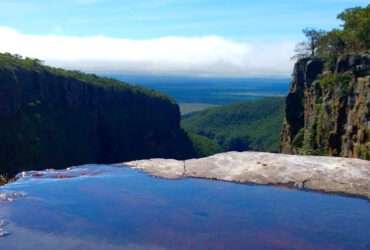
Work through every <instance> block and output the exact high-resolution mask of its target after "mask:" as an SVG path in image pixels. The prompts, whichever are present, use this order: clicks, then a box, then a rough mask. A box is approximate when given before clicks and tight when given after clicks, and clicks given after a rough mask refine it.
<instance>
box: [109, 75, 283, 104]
mask: <svg viewBox="0 0 370 250" xmlns="http://www.w3.org/2000/svg"><path fill="white" fill-rule="evenodd" d="M110 77H113V78H116V79H119V80H122V81H126V82H129V83H134V84H138V85H141V86H144V87H147V88H151V89H155V90H158V91H161V92H162V93H165V94H167V95H169V96H171V97H173V98H174V99H175V100H176V101H177V102H179V103H207V104H219V105H220V104H229V103H234V102H241V101H247V100H256V99H260V98H263V97H271V96H285V95H286V94H287V93H288V87H289V82H290V79H288V78H207V77H204V78H200V77H198V78H196V77H174V76H172V77H170V76H135V75H127V76H123V75H119V76H117V75H113V76H112V75H111V76H110Z"/></svg>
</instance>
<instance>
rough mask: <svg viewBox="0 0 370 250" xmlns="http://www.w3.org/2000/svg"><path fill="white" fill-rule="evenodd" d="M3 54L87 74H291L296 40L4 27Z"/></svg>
mask: <svg viewBox="0 0 370 250" xmlns="http://www.w3.org/2000/svg"><path fill="white" fill-rule="evenodd" d="M0 37H1V43H0V51H1V52H10V53H17V54H20V55H23V56H28V57H33V58H39V59H41V60H44V61H45V62H46V63H47V64H50V65H53V66H58V67H65V68H69V69H79V70H84V71H89V72H115V73H139V74H148V73H150V74H181V75H203V76H206V75H208V76H256V75H288V74H290V72H291V70H292V61H291V60H290V58H291V56H292V53H293V50H294V45H295V42H291V41H285V42H284V41H283V42H271V43H261V42H237V41H232V40H228V39H225V38H222V37H218V36H205V37H191V38H188V37H162V38H158V39H150V40H130V39H118V38H110V37H105V36H92V37H71V36H56V35H45V36H39V35H26V34H21V33H19V32H17V31H16V30H14V29H10V28H6V27H0Z"/></svg>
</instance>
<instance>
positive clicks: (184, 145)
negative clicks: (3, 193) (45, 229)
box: [0, 62, 193, 175]
mask: <svg viewBox="0 0 370 250" xmlns="http://www.w3.org/2000/svg"><path fill="white" fill-rule="evenodd" d="M61 72H62V73H58V70H57V69H52V68H48V67H44V66H37V67H36V68H32V67H31V68H27V67H23V66H18V65H11V66H9V65H5V66H4V65H1V62H0V174H7V175H14V174H16V173H17V172H19V171H23V170H29V169H44V168H63V167H66V166H71V165H78V164H84V163H93V162H96V163H112V162H122V161H127V160H133V159H144V158H150V157H171V158H178V159H183V158H188V157H191V156H193V150H192V146H191V143H190V141H189V140H188V138H187V136H186V135H185V134H184V132H183V131H182V130H181V128H180V113H179V108H178V106H177V105H176V104H175V103H173V102H172V101H171V100H169V99H168V98H166V97H164V96H162V95H160V94H158V93H155V92H151V91H147V90H143V89H140V88H138V87H131V86H129V85H127V84H124V83H119V82H116V81H113V80H109V79H105V78H98V77H95V76H92V75H84V74H81V73H78V77H74V76H69V75H68V74H70V75H73V74H75V73H76V72H74V73H73V72H68V71H61ZM76 74H77V73H76ZM84 77H85V78H86V79H87V80H86V79H84ZM88 79H92V80H91V81H89V80H88Z"/></svg>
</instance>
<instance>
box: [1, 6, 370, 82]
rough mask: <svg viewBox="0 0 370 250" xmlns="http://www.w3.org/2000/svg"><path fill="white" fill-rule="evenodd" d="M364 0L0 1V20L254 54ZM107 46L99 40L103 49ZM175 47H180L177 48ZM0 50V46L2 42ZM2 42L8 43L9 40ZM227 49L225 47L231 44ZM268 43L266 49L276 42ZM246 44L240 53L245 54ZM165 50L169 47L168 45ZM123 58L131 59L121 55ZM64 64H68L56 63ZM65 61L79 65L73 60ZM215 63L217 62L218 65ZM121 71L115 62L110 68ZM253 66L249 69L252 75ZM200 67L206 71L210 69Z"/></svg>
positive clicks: (20, 28)
mask: <svg viewBox="0 0 370 250" xmlns="http://www.w3.org/2000/svg"><path fill="white" fill-rule="evenodd" d="M368 3H369V2H368V1H363V0H300V1H299V0H281V1H277V0H227V1H225V0H146V1H140V0H137V1H132V0H120V1H118V0H63V1H61V0H47V1H45V0H1V1H0V27H3V28H7V29H12V30H13V31H16V32H17V33H18V34H19V35H27V36H38V39H41V38H42V37H48V36H50V35H55V36H59V37H60V38H67V37H69V38H71V37H79V38H91V37H96V36H101V37H105V38H112V39H128V40H131V41H135V40H140V41H153V40H156V39H161V38H164V37H173V38H181V39H186V38H188V39H190V42H194V41H193V40H191V39H194V38H210V37H213V38H215V37H217V38H218V39H221V40H220V41H221V42H220V41H219V42H220V43H222V41H224V40H225V41H227V42H230V44H229V45H230V46H231V47H232V46H234V45H235V46H238V45H242V43H249V44H247V45H248V46H249V47H248V46H247V47H248V48H245V51H247V50H248V51H249V52H248V53H249V56H250V60H251V59H252V56H254V57H256V56H258V53H257V51H256V52H255V53H251V52H250V50H252V49H261V48H257V47H258V43H262V44H267V45H266V46H267V47H268V46H273V44H275V45H276V46H277V47H276V48H277V49H278V48H279V46H288V45H287V44H290V45H289V46H290V47H291V44H293V43H296V42H297V41H299V40H301V39H302V34H301V30H302V29H303V28H305V27H317V28H322V29H330V28H333V27H337V26H338V25H339V24H340V23H339V22H338V20H337V19H336V15H337V14H338V13H339V12H341V11H342V10H344V9H346V8H349V7H354V6H365V5H366V4H368ZM14 39H16V38H14ZM49 42H50V41H49ZM85 42H86V43H87V42H88V41H87V40H86V41H85ZM174 42H179V41H178V40H176V41H174ZM9 43H10V42H9ZM45 43H46V42H45ZM180 43H181V44H186V41H184V40H181V41H180ZM18 44H19V46H20V47H22V48H16V47H14V48H11V50H12V51H14V52H18V51H19V52H23V53H28V51H30V50H31V49H30V48H28V50H27V49H25V48H24V47H25V46H26V45H23V44H20V43H18ZM165 45H167V43H166V44H165ZM165 45H163V46H165ZM105 46H106V45H105ZM141 46H144V45H143V44H142V45H141ZM179 46H180V45H179ZM220 46H222V45H220ZM235 46H234V48H235ZM136 47H137V46H136ZM216 47H217V46H216ZM104 48H105V47H104V46H103V45H102V47H101V49H104ZM137 48H138V47H137ZM151 48H155V46H154V47H153V46H152V47H151ZM178 48H179V47H178V46H177V47H176V49H178ZM217 48H218V47H217ZM0 49H1V50H4V48H0ZM6 49H8V50H9V48H8V47H7V48H6ZM65 49H66V51H67V52H68V51H71V49H70V48H65ZM224 49H225V50H227V49H228V47H225V48H224ZM285 49H287V47H285ZM267 50H268V51H270V52H271V51H273V47H271V48H269V49H267ZM290 50H291V48H290ZM245 51H244V54H248V53H247V52H245ZM164 52H165V50H164ZM168 52H169V53H173V51H168ZM194 53H195V52H193V54H194ZM209 53H212V51H210V52H209ZM287 53H291V52H287ZM108 54H109V53H108ZM30 56H39V57H40V56H41V57H43V58H42V59H45V60H47V61H50V62H51V63H52V64H57V61H59V63H60V61H68V60H69V61H70V62H71V61H77V59H79V60H80V61H81V60H85V59H86V60H89V61H90V62H91V61H94V60H95V62H96V63H97V61H99V60H101V58H100V57H96V58H69V59H68V58H56V57H57V55H50V58H49V57H48V55H44V54H42V53H39V54H33V53H31V54H30ZM179 56H181V55H179ZM189 56H190V55H189ZM272 56H273V55H272ZM276 56H281V55H276ZM290 56H291V55H289V56H287V57H286V58H285V60H287V58H289V57H290ZM263 58H264V57H263ZM67 59H68V60H67ZM143 60H144V61H146V62H147V64H151V65H154V64H158V63H159V62H157V61H156V60H152V61H151V59H150V58H146V59H145V58H144V59H143ZM217 61H218V62H219V63H220V62H221V63H224V64H225V63H226V64H227V63H228V62H227V60H224V58H217ZM141 62H142V61H141ZM126 63H129V61H127V60H126ZM261 63H262V62H261ZM277 63H280V62H277ZM229 64H230V63H229ZM231 64H233V62H231ZM234 64H235V63H234ZM250 65H251V63H250V64H249V66H248V65H247V66H248V67H249V68H251V66H250ZM61 66H68V65H62V64H61ZM70 66H71V67H72V66H73V67H78V64H75V65H70ZM208 66H209V65H208ZM218 66H219V67H221V65H218ZM225 66H227V65H225ZM239 66H240V65H239ZM239 66H238V67H239ZM290 66H291V62H286V64H285V67H286V68H285V69H284V70H283V69H279V70H276V72H275V71H274V70H272V72H271V74H275V73H276V74H287V72H288V67H290ZM182 68H183V69H182V70H184V68H189V67H188V66H186V65H185V66H183V67H182ZM256 68H258V66H254V71H253V72H254V74H260V73H264V74H267V73H268V72H267V71H268V69H264V71H263V72H262V71H261V72H260V73H258V72H257V71H258V70H256ZM98 69H99V67H95V68H94V66H93V65H90V68H87V69H86V70H92V71H94V70H98ZM101 70H103V69H101ZM104 70H109V68H105V69H104ZM119 70H120V69H114V70H113V69H112V71H119ZM124 70H128V69H127V67H126V68H122V69H121V71H124ZM130 70H131V71H132V70H133V69H130ZM152 70H155V68H152ZM133 71H135V70H133ZM179 71H181V69H180V70H179ZM234 71H235V70H234ZM234 71H233V70H230V72H229V73H227V72H226V73H227V74H239V75H240V72H241V71H242V69H240V70H239V71H240V72H239V71H238V70H236V71H238V72H239V73H237V72H236V71H235V72H234ZM246 71H248V70H246ZM233 72H234V73H233ZM253 72H252V71H251V70H250V74H253ZM174 73H176V72H175V71H174ZM178 73H181V72H178ZM183 73H186V72H183ZM198 73H201V72H198ZM208 73H212V72H208ZM224 73H225V72H224ZM204 74H205V75H206V74H207V72H204ZM212 74H214V72H213V73H212ZM248 74H249V73H248Z"/></svg>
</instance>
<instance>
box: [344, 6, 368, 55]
mask: <svg viewBox="0 0 370 250" xmlns="http://www.w3.org/2000/svg"><path fill="white" fill-rule="evenodd" d="M338 19H340V20H342V21H343V25H342V27H343V35H344V37H345V39H346V42H347V46H348V47H349V49H350V50H351V51H362V50H368V49H370V5H368V6H367V7H365V8H361V7H357V8H351V9H347V10H345V11H343V12H342V13H341V14H339V15H338Z"/></svg>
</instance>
